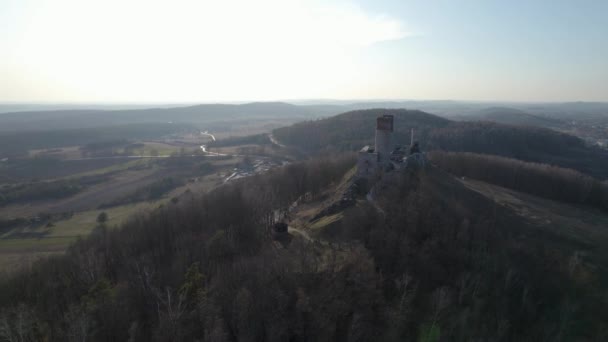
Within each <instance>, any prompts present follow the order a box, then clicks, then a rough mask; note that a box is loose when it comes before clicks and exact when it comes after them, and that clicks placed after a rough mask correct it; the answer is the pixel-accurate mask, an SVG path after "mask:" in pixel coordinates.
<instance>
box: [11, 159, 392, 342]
mask: <svg viewBox="0 0 608 342" xmlns="http://www.w3.org/2000/svg"><path fill="white" fill-rule="evenodd" d="M353 165H354V159H353V157H352V156H348V157H342V158H341V157H337V158H332V159H327V160H318V161H312V162H307V163H294V164H291V165H288V166H286V167H285V168H281V169H278V170H274V171H270V172H269V173H267V174H264V175H257V176H252V177H249V178H247V179H246V180H241V181H235V182H233V183H231V184H228V185H226V186H223V187H220V188H219V189H217V190H214V191H212V192H211V193H209V194H206V195H203V196H191V197H189V196H185V197H184V198H183V199H182V200H180V201H179V202H178V203H177V204H169V205H166V206H164V207H162V208H160V209H158V210H156V211H154V212H153V213H151V214H150V215H149V216H138V217H134V218H132V219H131V220H130V221H129V222H127V223H126V224H125V225H123V226H122V228H121V229H113V230H109V229H106V228H105V227H104V226H100V227H99V228H97V229H96V230H95V231H94V232H93V234H92V236H91V237H89V238H87V239H85V240H82V241H80V242H77V243H76V244H75V245H74V246H72V247H71V248H70V249H69V251H68V252H67V253H66V255H65V256H61V257H54V258H51V259H48V260H44V261H40V262H39V263H37V264H35V265H34V266H32V268H31V269H30V270H28V271H24V272H22V273H20V274H18V275H15V276H13V277H11V278H10V279H8V280H5V281H3V282H2V283H0V290H1V291H0V306H1V307H2V312H1V314H0V335H1V337H2V338H4V339H10V338H11V336H16V335H17V334H19V333H21V334H22V335H21V336H22V338H23V340H29V341H43V340H50V341H82V340H90V341H126V340H130V341H194V340H206V341H235V340H241V341H245V340H249V341H253V340H267V341H279V340H281V341H283V340H294V341H305V340H317V341H319V340H328V339H334V338H335V337H336V336H346V335H345V334H347V335H348V334H352V335H359V334H360V335H361V338H359V340H365V339H367V337H371V336H374V334H380V333H381V325H377V326H376V325H375V324H373V323H374V321H368V319H373V320H379V319H380V316H378V315H377V314H376V311H377V308H375V306H374V305H370V304H373V303H376V302H377V303H381V301H382V298H381V294H380V293H379V292H378V290H377V288H376V286H375V279H374V277H373V274H374V271H373V267H372V265H371V264H370V263H369V261H366V260H365V258H364V257H363V256H357V255H350V256H349V257H348V258H347V260H346V261H344V259H341V261H340V263H339V264H338V263H337V262H336V261H334V262H332V261H330V260H320V258H319V256H318V255H317V254H316V253H318V251H317V252H315V251H314V250H310V249H308V248H304V246H301V247H298V246H297V243H296V244H295V245H294V246H293V247H290V249H289V250H280V249H277V248H276V246H275V245H274V244H273V243H271V240H270V238H269V227H270V225H271V224H272V222H273V219H274V212H275V210H276V209H277V208H283V207H286V206H288V205H289V204H291V203H292V202H293V201H294V200H295V199H297V198H298V197H299V196H301V195H303V194H305V193H312V194H316V193H319V192H320V191H321V189H323V188H325V187H327V186H328V185H329V184H331V183H334V182H337V181H339V180H340V179H341V177H342V175H343V174H344V173H345V172H346V170H348V169H349V168H351V167H352V166H353ZM313 196H314V195H313ZM326 255H327V254H326ZM334 259H335V260H337V259H336V258H334ZM41 284H44V286H41ZM329 298H331V300H328V299H329ZM353 313H354V316H353ZM353 317H354V319H355V320H361V328H360V329H358V330H357V331H353V330H351V329H350V325H351V324H352V321H353ZM336 329H337V330H336Z"/></svg>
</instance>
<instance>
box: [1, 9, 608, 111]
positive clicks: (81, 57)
mask: <svg viewBox="0 0 608 342" xmlns="http://www.w3.org/2000/svg"><path fill="white" fill-rule="evenodd" d="M607 16H608V1H604V0H598V1H585V0H579V1H559V0H553V1H541V0H535V1H529V0H526V1H516V0H511V1H492V0H479V1H473V0H470V1H469V0H459V1H434V0H426V1H407V0H387V1H379V0H361V1H347V0H343V1H327V0H326V1H316V0H309V1H306V0H256V1H251V0H241V1H238V0H237V1H233V0H224V1H208V0H171V1H161V0H103V1H93V0H0V102H29V103H32V102H57V103H72V102H74V103H82V102H89V103H90V102H94V103H143V102H146V103H156V102H163V103H171V102H175V103H178V102H179V103H183V102H231V101H276V100H285V99H291V100H297V99H350V100H365V99H419V100H425V99H427V100H430V99H450V100H474V101H535V102H540V101H552V102H553V101H557V102H559V101H608V19H607V18H608V17H607Z"/></svg>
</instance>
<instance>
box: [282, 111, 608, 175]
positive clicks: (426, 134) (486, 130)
mask: <svg viewBox="0 0 608 342" xmlns="http://www.w3.org/2000/svg"><path fill="white" fill-rule="evenodd" d="M384 114H392V115H394V116H395V128H394V130H395V133H394V142H395V143H396V144H402V145H406V144H409V142H410V129H412V128H414V129H415V130H416V133H415V134H416V135H415V139H416V140H418V141H420V143H421V146H422V148H423V149H424V150H427V151H430V150H445V151H456V152H475V153H484V154H494V155H499V156H504V157H510V158H517V159H522V160H525V161H531V162H539V163H546V164H555V165H558V166H562V167H566V168H571V169H575V170H578V171H581V172H584V173H587V174H589V175H591V176H594V177H596V178H600V179H606V178H608V171H606V170H608V153H607V152H606V151H602V150H599V149H596V148H592V147H587V146H585V144H584V142H583V141H582V140H581V139H579V138H577V137H574V136H571V135H567V134H564V133H560V132H556V131H553V130H550V129H546V128H540V127H530V126H512V125H505V124H499V123H492V122H466V121H465V122H453V121H449V120H447V119H443V118H440V117H438V116H435V115H432V114H428V113H424V112H421V111H412V110H405V109H373V110H358V111H352V112H348V113H344V114H341V115H337V116H335V117H331V118H328V119H322V120H314V121H307V122H302V123H298V124H295V125H292V126H288V127H283V128H279V129H276V130H274V132H273V134H274V136H275V137H276V138H277V139H278V140H279V141H281V142H282V143H284V144H286V145H290V146H295V147H298V148H300V149H302V150H304V151H307V152H309V153H318V152H320V151H328V150H329V151H332V150H338V151H345V150H351V151H353V150H358V149H360V148H361V147H363V146H364V145H366V144H370V143H373V138H374V132H375V131H374V130H375V119H376V117H377V116H379V115H384Z"/></svg>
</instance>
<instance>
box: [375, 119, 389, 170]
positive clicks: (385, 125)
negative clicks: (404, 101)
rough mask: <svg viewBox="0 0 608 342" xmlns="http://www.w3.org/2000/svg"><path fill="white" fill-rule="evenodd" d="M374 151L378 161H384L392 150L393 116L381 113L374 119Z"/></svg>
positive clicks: (387, 159)
mask: <svg viewBox="0 0 608 342" xmlns="http://www.w3.org/2000/svg"><path fill="white" fill-rule="evenodd" d="M375 152H376V153H378V162H380V163H386V162H388V161H389V160H390V157H391V152H393V116H392V115H383V116H379V117H378V118H377V119H376V151H375Z"/></svg>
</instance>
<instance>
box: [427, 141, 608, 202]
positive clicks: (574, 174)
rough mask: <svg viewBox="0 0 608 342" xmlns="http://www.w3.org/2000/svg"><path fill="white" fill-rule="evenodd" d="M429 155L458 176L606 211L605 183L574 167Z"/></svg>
mask: <svg viewBox="0 0 608 342" xmlns="http://www.w3.org/2000/svg"><path fill="white" fill-rule="evenodd" d="M428 156H429V158H430V160H431V161H432V162H433V163H434V164H436V165H437V166H439V167H440V168H442V169H444V170H446V171H448V172H450V173H452V174H454V175H456V176H459V177H468V178H473V179H478V180H482V181H484V182H488V183H492V184H496V185H500V186H503V187H505V188H510V189H514V190H517V191H521V192H526V193H529V194H533V195H536V196H541V197H545V198H549V199H553V200H557V201H562V202H570V203H579V204H586V205H591V206H595V207H598V208H601V209H604V210H608V186H606V185H605V184H602V183H601V182H600V181H598V180H596V179H594V178H593V177H590V176H587V175H584V174H582V173H580V172H578V171H575V170H571V169H565V168H561V167H557V166H553V165H547V164H539V163H528V162H523V161H520V160H516V159H511V158H504V157H499V156H492V155H485V154H476V153H468V152H464V153H463V152H441V151H434V152H432V153H429V154H428Z"/></svg>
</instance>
